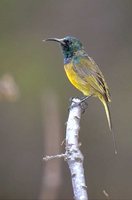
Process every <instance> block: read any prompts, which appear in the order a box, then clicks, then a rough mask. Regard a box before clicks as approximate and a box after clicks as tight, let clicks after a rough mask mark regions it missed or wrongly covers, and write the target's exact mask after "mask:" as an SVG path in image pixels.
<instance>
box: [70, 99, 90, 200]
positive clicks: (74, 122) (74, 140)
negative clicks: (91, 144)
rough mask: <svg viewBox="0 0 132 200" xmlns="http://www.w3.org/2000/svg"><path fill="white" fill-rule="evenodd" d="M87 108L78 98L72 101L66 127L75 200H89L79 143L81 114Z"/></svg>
mask: <svg viewBox="0 0 132 200" xmlns="http://www.w3.org/2000/svg"><path fill="white" fill-rule="evenodd" d="M82 106H83V107H82ZM85 107H86V105H85V102H83V103H81V100H80V99H78V98H74V99H72V103H71V106H70V110H69V117H68V121H67V127H66V157H67V163H68V166H69V169H70V172H71V177H72V186H73V192H74V198H75V200H88V195H87V186H86V183H85V176H84V168H83V159H84V158H83V155H82V153H81V151H80V149H79V146H80V145H79V142H78V138H79V130H80V119H81V113H82V109H83V111H84V109H85Z"/></svg>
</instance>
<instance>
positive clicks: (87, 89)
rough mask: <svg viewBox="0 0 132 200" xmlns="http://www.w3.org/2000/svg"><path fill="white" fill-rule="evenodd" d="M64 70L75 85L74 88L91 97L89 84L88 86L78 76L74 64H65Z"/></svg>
mask: <svg viewBox="0 0 132 200" xmlns="http://www.w3.org/2000/svg"><path fill="white" fill-rule="evenodd" d="M64 69H65V72H66V75H67V77H68V79H69V81H70V82H71V83H72V84H73V85H74V87H76V88H77V89H78V90H80V91H81V92H82V93H83V94H84V95H86V96H89V95H91V88H90V86H89V84H87V82H86V81H85V80H83V79H82V78H80V77H79V76H78V74H77V73H76V72H75V71H74V69H73V64H72V63H68V64H65V65H64Z"/></svg>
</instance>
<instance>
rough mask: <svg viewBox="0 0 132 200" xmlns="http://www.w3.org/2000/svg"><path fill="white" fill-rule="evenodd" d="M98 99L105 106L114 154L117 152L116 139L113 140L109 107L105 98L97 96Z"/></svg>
mask: <svg viewBox="0 0 132 200" xmlns="http://www.w3.org/2000/svg"><path fill="white" fill-rule="evenodd" d="M99 99H100V101H101V102H102V103H103V105H104V108H105V113H106V117H107V121H108V125H109V129H110V131H111V133H112V138H113V143H114V149H115V154H117V148H116V140H115V134H114V132H113V130H112V120H111V114H110V109H109V105H108V102H107V100H106V99H105V97H103V96H99Z"/></svg>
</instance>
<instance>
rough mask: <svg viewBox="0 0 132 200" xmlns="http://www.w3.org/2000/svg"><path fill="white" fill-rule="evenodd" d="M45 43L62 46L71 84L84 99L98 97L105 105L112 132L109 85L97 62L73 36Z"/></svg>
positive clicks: (66, 70)
mask: <svg viewBox="0 0 132 200" xmlns="http://www.w3.org/2000/svg"><path fill="white" fill-rule="evenodd" d="M43 41H55V42H58V43H59V44H60V46H61V50H62V54H63V57H64V69H65V72H66V75H67V77H68V79H69V81H70V82H71V84H72V85H73V86H74V87H75V88H77V89H78V90H79V91H81V92H82V93H83V95H84V97H86V98H87V97H90V96H92V97H97V98H98V99H99V100H100V101H101V102H102V104H103V106H104V109H105V113H106V117H107V121H108V126H109V129H110V131H112V121H111V114H110V109H109V103H110V102H111V97H110V92H109V88H108V85H107V83H106V81H105V78H104V75H103V73H102V72H101V70H100V69H99V67H98V65H97V64H96V62H95V61H94V60H93V58H91V57H90V56H89V55H88V54H87V53H86V51H85V49H84V47H83V45H82V43H81V41H80V40H79V39H77V38H76V37H73V36H66V37H64V38H61V39H59V38H48V39H46V40H43ZM112 135H113V141H114V147H115V154H117V150H116V144H115V136H114V132H113V131H112Z"/></svg>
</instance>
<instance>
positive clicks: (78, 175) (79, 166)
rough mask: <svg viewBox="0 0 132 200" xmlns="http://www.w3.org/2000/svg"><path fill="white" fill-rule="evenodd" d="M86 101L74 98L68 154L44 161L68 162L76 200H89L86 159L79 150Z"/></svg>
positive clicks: (68, 128) (71, 110) (69, 128)
mask: <svg viewBox="0 0 132 200" xmlns="http://www.w3.org/2000/svg"><path fill="white" fill-rule="evenodd" d="M86 106H87V105H86V103H85V101H82V100H80V99H78V98H73V99H72V103H71V106H70V109H69V117H68V121H67V126H66V147H65V149H66V152H65V153H64V154H60V155H53V156H46V157H44V158H43V160H45V161H48V160H51V159H54V158H62V157H64V159H65V160H66V161H67V163H68V166H69V169H70V172H71V178H72V187H73V193H74V199H75V200H88V194H87V186H86V183H85V176H84V168H83V160H84V157H83V155H82V153H81V151H80V149H79V147H80V144H79V142H78V138H79V130H80V119H81V114H82V112H84V111H85V109H86Z"/></svg>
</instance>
